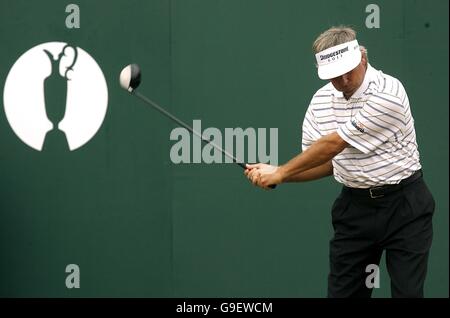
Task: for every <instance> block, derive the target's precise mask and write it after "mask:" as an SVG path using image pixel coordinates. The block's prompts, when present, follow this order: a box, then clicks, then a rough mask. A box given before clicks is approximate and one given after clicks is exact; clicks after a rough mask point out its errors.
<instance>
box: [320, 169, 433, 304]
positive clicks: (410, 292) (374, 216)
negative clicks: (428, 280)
mask: <svg viewBox="0 0 450 318" xmlns="http://www.w3.org/2000/svg"><path fill="white" fill-rule="evenodd" d="M434 208H435V202H434V199H433V196H432V194H431V193H430V191H429V190H428V187H427V186H426V184H425V182H424V180H423V178H422V177H419V178H418V179H416V180H415V181H413V182H412V183H410V184H408V185H406V186H404V187H402V188H401V189H399V190H396V191H393V192H391V193H388V194H385V195H383V196H378V197H377V198H371V196H370V195H367V193H366V194H364V193H360V192H358V191H354V190H352V189H350V188H346V187H344V188H343V189H342V192H341V193H340V195H339V197H338V198H337V199H336V201H335V202H334V204H333V207H332V223H333V228H334V237H333V239H332V240H331V241H330V273H329V276H328V297H333V298H334V297H339V298H342V297H359V298H369V297H371V294H372V290H373V289H372V288H368V287H367V285H366V279H367V277H368V275H370V274H371V273H370V272H366V268H367V266H368V265H369V264H375V265H378V264H379V262H380V258H381V255H382V253H383V251H386V268H387V270H388V272H389V276H390V279H391V295H392V297H408V298H417V297H423V285H424V281H425V276H426V273H427V263H428V252H429V249H430V247H431V242H432V238H433V227H432V216H433V213H434ZM380 275H386V273H380ZM369 287H371V286H370V285H369Z"/></svg>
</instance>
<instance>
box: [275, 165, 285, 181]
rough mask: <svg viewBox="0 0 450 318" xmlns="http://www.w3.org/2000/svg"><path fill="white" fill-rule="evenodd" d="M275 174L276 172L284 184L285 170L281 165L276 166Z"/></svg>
mask: <svg viewBox="0 0 450 318" xmlns="http://www.w3.org/2000/svg"><path fill="white" fill-rule="evenodd" d="M277 172H278V174H279V176H280V179H281V183H284V182H286V179H287V174H286V168H285V167H284V166H283V165H281V166H278V171H277Z"/></svg>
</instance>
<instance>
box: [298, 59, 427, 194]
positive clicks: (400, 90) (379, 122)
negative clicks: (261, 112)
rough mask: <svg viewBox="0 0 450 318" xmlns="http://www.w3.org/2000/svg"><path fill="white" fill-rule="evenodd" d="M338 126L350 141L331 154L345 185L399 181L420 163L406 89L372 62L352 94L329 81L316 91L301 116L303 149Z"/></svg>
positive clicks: (341, 181) (335, 129) (356, 186)
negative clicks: (346, 94) (346, 92)
mask: <svg viewBox="0 0 450 318" xmlns="http://www.w3.org/2000/svg"><path fill="white" fill-rule="evenodd" d="M335 131H337V133H338V134H339V135H340V136H341V138H342V139H344V140H345V141H346V142H348V143H349V146H348V147H347V148H345V149H344V150H343V151H342V152H341V153H340V154H338V155H337V156H335V157H334V158H333V160H332V162H333V170H334V177H335V179H336V180H337V181H338V182H340V183H343V184H344V185H345V186H347V187H352V188H369V187H374V186H380V185H385V184H397V183H399V182H400V181H401V180H402V179H405V178H407V177H409V176H410V175H412V174H413V173H414V172H415V171H417V170H419V169H420V168H421V165H420V161H419V151H418V147H417V142H416V133H415V130H414V119H413V117H412V114H411V109H410V107H409V100H408V96H407V94H406V91H405V89H404V87H403V85H402V83H400V81H399V80H398V79H396V78H394V77H392V76H389V75H386V74H383V72H381V71H378V70H376V69H374V68H373V67H372V66H370V65H368V68H367V71H366V74H365V77H364V81H363V83H362V84H361V86H360V87H359V88H358V90H357V91H356V92H355V93H354V94H353V95H352V97H350V99H349V100H346V99H345V98H344V95H343V93H342V92H339V91H337V90H336V89H335V88H334V86H333V85H332V84H331V82H330V83H328V84H327V85H325V86H324V87H322V88H321V89H319V90H318V91H317V92H316V94H315V95H314V96H313V98H312V100H311V103H310V105H309V107H308V110H307V112H306V116H305V119H304V121H303V138H302V148H303V150H306V149H307V148H308V147H309V146H310V145H311V144H312V143H313V142H315V141H316V140H317V139H319V138H320V137H322V136H325V135H327V134H330V133H332V132H335Z"/></svg>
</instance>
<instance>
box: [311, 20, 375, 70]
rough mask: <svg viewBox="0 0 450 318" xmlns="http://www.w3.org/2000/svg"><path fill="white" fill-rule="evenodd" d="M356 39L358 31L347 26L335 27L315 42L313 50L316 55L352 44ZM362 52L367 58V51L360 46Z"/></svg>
mask: <svg viewBox="0 0 450 318" xmlns="http://www.w3.org/2000/svg"><path fill="white" fill-rule="evenodd" d="M355 39H356V31H355V30H353V29H352V28H350V27H347V26H343V25H340V26H333V27H331V28H329V29H328V30H326V31H325V32H323V33H322V34H320V35H319V36H318V37H317V39H316V40H315V41H314V43H313V46H312V49H313V52H314V54H317V53H319V52H321V51H323V50H326V49H328V48H330V47H333V46H336V45H339V44H342V43H346V42H350V41H353V40H355ZM360 49H361V52H362V53H363V54H364V55H365V56H366V59H367V61H368V57H367V49H366V48H365V47H364V46H361V45H360Z"/></svg>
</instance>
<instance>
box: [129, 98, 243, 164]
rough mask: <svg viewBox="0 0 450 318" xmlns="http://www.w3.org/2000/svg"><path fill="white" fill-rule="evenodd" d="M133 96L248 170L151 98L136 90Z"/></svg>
mask: <svg viewBox="0 0 450 318" xmlns="http://www.w3.org/2000/svg"><path fill="white" fill-rule="evenodd" d="M131 94H133V95H136V96H137V97H139V98H140V99H141V100H142V101H144V102H145V103H147V104H149V105H150V106H152V107H154V108H155V109H156V110H157V111H159V112H160V113H162V114H163V115H165V116H167V117H169V118H170V119H172V120H173V121H175V122H176V123H177V124H179V125H181V126H183V127H184V128H186V129H187V130H189V131H190V132H191V133H192V134H194V135H195V136H197V137H198V138H200V139H201V140H202V141H203V142H204V143H206V144H210V145H211V146H213V147H214V148H216V149H217V150H219V151H220V152H222V153H223V154H224V155H225V156H227V157H228V158H230V159H231V160H233V162H234V163H237V164H238V165H239V166H241V167H242V168H243V169H246V166H245V163H242V162H238V161H237V159H236V158H235V157H234V156H233V155H232V154H230V153H228V152H227V151H226V150H224V149H222V148H221V147H220V146H218V145H216V144H215V143H214V142H213V141H211V140H208V139H206V138H204V137H203V136H202V135H201V134H200V133H198V132H197V131H195V130H194V129H192V127H191V126H189V125H188V124H186V123H184V122H183V121H181V120H180V119H178V118H177V117H175V116H174V115H172V114H171V113H169V112H168V111H166V110H165V109H164V108H162V107H161V106H159V105H158V104H156V103H155V102H154V101H152V100H150V99H149V98H147V97H146V96H144V95H142V94H141V93H139V92H137V91H136V90H134V91H133V92H132V93H131Z"/></svg>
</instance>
